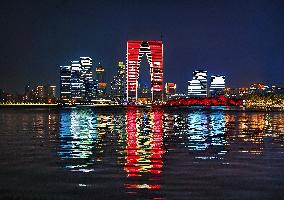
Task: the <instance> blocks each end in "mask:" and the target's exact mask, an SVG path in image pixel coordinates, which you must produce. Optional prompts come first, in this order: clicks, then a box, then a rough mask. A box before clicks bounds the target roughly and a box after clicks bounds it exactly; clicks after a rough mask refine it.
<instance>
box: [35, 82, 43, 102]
mask: <svg viewBox="0 0 284 200" xmlns="http://www.w3.org/2000/svg"><path fill="white" fill-rule="evenodd" d="M44 93H45V91H44V86H42V85H38V86H36V89H35V96H36V98H37V99H41V100H42V99H43V98H44Z"/></svg>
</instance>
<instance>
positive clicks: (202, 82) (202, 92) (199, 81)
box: [188, 70, 207, 97]
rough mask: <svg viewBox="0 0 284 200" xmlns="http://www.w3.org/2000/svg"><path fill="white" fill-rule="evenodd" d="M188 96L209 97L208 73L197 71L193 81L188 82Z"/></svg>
mask: <svg viewBox="0 0 284 200" xmlns="http://www.w3.org/2000/svg"><path fill="white" fill-rule="evenodd" d="M188 96H190V97H207V71H205V70H196V71H194V72H193V79H192V80H191V81H188Z"/></svg>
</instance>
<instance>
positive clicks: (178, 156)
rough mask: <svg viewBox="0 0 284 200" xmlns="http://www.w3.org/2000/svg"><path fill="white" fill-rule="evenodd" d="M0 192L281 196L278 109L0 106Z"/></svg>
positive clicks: (282, 121)
mask: <svg viewBox="0 0 284 200" xmlns="http://www.w3.org/2000/svg"><path fill="white" fill-rule="evenodd" d="M0 150H1V154H0V179H1V182H0V198H3V199H6V198H15V199H31V198H32V199H283V198H284V192H283V190H284V171H283V168H284V113H283V112H244V111H229V110H223V108H222V107H220V108H219V109H208V108H207V109H201V108H196V109H189V108H161V107H148V108H137V107H128V108H127V107H126V108H117V109H116V108H111V109H110V108H95V109H89V108H81V109H75V108H74V109H72V108H69V109H61V110H60V109H47V108H38V109H24V108H21V109H13V108H9V109H1V110H0Z"/></svg>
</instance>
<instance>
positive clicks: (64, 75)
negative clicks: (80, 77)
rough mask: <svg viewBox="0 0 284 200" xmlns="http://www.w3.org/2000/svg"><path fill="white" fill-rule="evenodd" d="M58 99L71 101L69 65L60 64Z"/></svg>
mask: <svg viewBox="0 0 284 200" xmlns="http://www.w3.org/2000/svg"><path fill="white" fill-rule="evenodd" d="M60 99H61V101H62V103H65V104H68V103H70V102H71V66H60Z"/></svg>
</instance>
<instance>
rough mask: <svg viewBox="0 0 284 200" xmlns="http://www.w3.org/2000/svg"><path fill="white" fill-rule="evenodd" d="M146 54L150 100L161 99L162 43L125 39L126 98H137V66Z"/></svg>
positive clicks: (129, 99) (131, 99)
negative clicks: (149, 77)
mask: <svg viewBox="0 0 284 200" xmlns="http://www.w3.org/2000/svg"><path fill="white" fill-rule="evenodd" d="M144 54H146V56H147V60H148V63H149V65H150V75H151V93H152V101H153V102H158V101H162V100H163V99H162V97H163V43H162V41H142V40H129V41H127V87H126V93H127V100H128V101H136V100H137V97H138V96H137V89H138V78H139V67H140V63H141V59H142V56H143V55H144Z"/></svg>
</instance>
